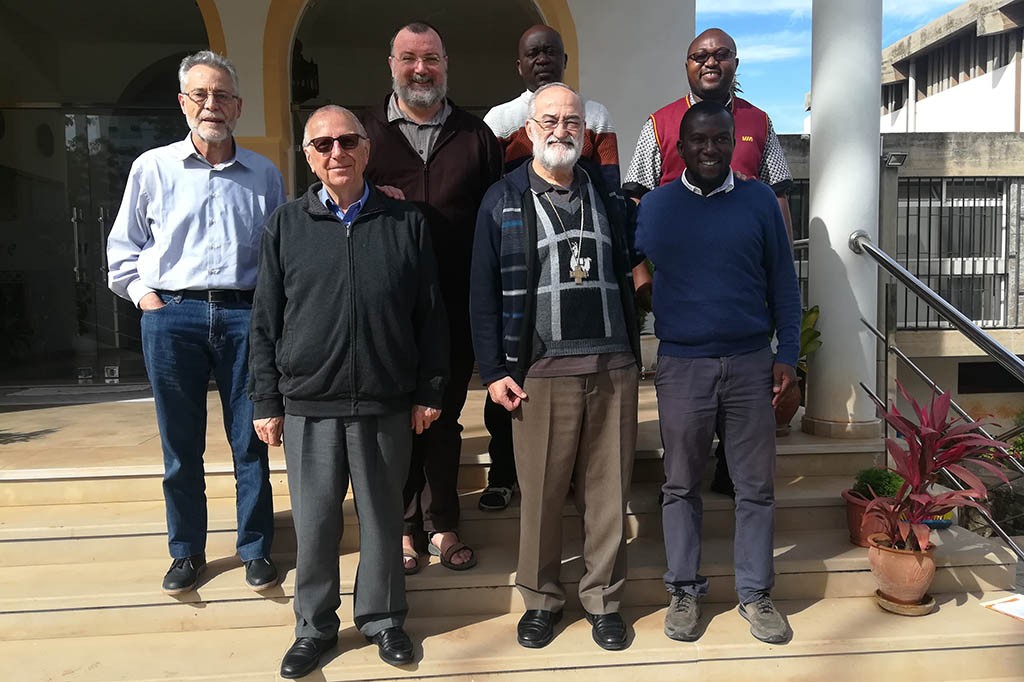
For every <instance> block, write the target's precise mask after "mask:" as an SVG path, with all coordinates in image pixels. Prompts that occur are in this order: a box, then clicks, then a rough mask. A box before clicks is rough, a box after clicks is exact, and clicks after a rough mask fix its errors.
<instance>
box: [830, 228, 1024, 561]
mask: <svg viewBox="0 0 1024 682" xmlns="http://www.w3.org/2000/svg"><path fill="white" fill-rule="evenodd" d="M849 245H850V249H851V250H852V251H853V252H854V253H858V254H864V255H868V256H870V257H871V258H872V259H873V260H874V261H875V262H876V263H878V265H880V266H881V267H882V268H883V269H884V270H886V271H887V272H889V274H891V275H892V276H894V277H895V278H896V279H898V280H899V281H900V282H901V283H902V284H903V285H904V286H906V287H907V288H908V289H910V290H911V291H912V292H914V294H916V295H917V296H918V298H920V299H921V300H922V301H924V302H925V304H926V305H928V306H930V307H931V308H932V309H933V310H934V311H935V312H936V313H938V314H939V315H940V316H941V317H943V318H945V319H946V321H948V322H949V323H950V324H951V325H953V327H954V328H956V329H957V330H958V331H959V332H960V333H961V334H963V335H964V336H966V337H967V338H968V339H970V340H971V341H972V342H974V344H975V345H976V346H978V347H979V348H981V349H982V350H983V351H984V352H985V353H986V354H988V356H989V357H991V358H992V359H993V360H995V361H996V362H998V363H999V364H1000V365H1001V366H1002V367H1003V368H1004V369H1006V370H1007V371H1008V372H1010V374H1012V375H1013V376H1014V377H1015V378H1016V379H1017V380H1018V381H1020V382H1021V383H1024V362H1022V361H1021V359H1020V358H1018V357H1017V356H1016V355H1014V354H1013V353H1011V352H1010V351H1008V350H1007V349H1006V348H1004V347H1003V346H1002V345H1000V344H999V343H998V342H997V341H996V340H995V339H993V338H992V337H991V336H989V335H988V334H986V333H985V332H984V331H982V329H981V328H980V327H978V325H976V324H974V322H973V321H972V320H970V319H969V318H968V317H967V316H966V315H964V314H963V313H961V312H960V311H959V310H957V309H956V308H954V307H953V306H952V305H951V304H950V303H949V302H948V301H946V299H944V298H942V297H941V296H939V295H938V294H937V293H935V292H934V291H933V290H932V289H931V288H930V287H928V285H926V284H925V283H924V282H922V281H921V280H919V279H918V278H917V277H915V276H914V275H913V274H912V273H911V272H910V271H909V270H907V269H906V268H905V267H903V266H902V265H900V264H899V263H898V262H896V260H894V259H893V258H892V257H891V256H890V255H889V254H887V253H886V252H885V251H883V250H882V249H880V248H878V246H876V245H875V243H874V242H872V241H871V237H870V235H868V233H867V232H864V231H862V230H861V231H857V232H854V233H853V234H851V235H850V242H849ZM861 322H863V323H864V325H865V326H867V328H868V329H869V330H871V332H872V333H873V334H874V335H875V336H876V337H878V338H879V339H880V340H881V341H882V343H883V344H884V345H885V347H886V350H887V351H889V352H892V353H894V354H895V355H896V357H897V358H899V359H900V360H902V361H903V362H905V363H906V364H907V366H908V367H910V369H912V370H913V371H914V372H915V373H916V374H917V375H918V376H919V377H920V378H921V379H922V380H923V381H925V383H926V384H928V386H929V387H930V388H931V389H932V390H933V391H938V390H940V389H939V387H938V385H937V384H936V383H935V382H934V381H932V380H931V378H930V377H928V375H927V374H926V373H925V372H924V370H922V369H921V368H920V367H918V366H917V365H916V364H915V363H914V362H913V361H911V360H910V358H909V357H907V355H906V354H905V353H903V351H901V350H899V349H898V348H896V347H895V346H892V345H889V343H888V342H887V340H886V338H885V336H884V335H883V334H882V333H881V332H880V331H878V330H877V329H875V328H874V326H872V325H871V324H869V323H868V322H867V320H864V319H863V318H861ZM860 386H861V388H863V389H864V391H865V392H867V394H868V395H869V396H870V397H871V399H872V401H874V403H875V404H876V405H877V406H878V407H879V408H880V409H883V410H884V409H885V403H884V402H883V401H882V400H881V399H879V397H878V396H877V395H875V393H874V391H872V390H871V389H870V388H868V387H867V385H865V384H864V382H861V383H860ZM951 407H953V408H954V410H955V411H956V412H957V414H959V415H960V416H961V417H963V418H964V419H971V417H970V415H969V414H967V412H966V411H965V410H963V409H962V408H961V407H960V406H959V405H957V404H956V403H955V402H952V401H951ZM972 421H973V420H972ZM979 431H980V432H981V433H983V434H985V435H986V436H987V437H991V435H990V434H988V433H987V432H986V431H985V430H984V429H979ZM1003 451H1004V452H1005V449H1004V450H1003ZM1010 461H1011V462H1012V463H1013V464H1014V466H1016V468H1017V469H1018V470H1020V471H1022V472H1024V467H1022V465H1021V463H1020V462H1019V461H1018V460H1017V458H1015V457H1011V458H1010ZM942 473H943V474H944V476H945V477H946V479H947V480H948V481H949V483H950V485H951V486H953V487H954V488H956V489H957V490H966V489H967V488H966V486H965V485H964V484H963V482H962V481H960V479H959V478H957V477H956V476H954V475H953V474H952V473H950V472H949V471H948V470H946V469H945V468H943V469H942ZM979 512H980V514H981V516H982V518H983V519H984V521H985V523H986V524H987V525H988V526H989V527H990V528H992V530H993V531H995V533H996V534H997V535H999V537H1000V538H1002V540H1003V541H1004V542H1005V543H1006V544H1007V546H1008V547H1009V548H1010V549H1011V550H1012V551H1013V553H1014V554H1016V555H1017V557H1018V558H1019V559H1021V560H1024V550H1022V549H1021V548H1020V547H1019V546H1018V545H1017V543H1016V542H1014V540H1013V538H1012V537H1010V535H1009V534H1008V533H1007V532H1006V531H1005V530H1003V528H1002V526H1000V525H999V524H998V523H996V521H995V519H993V518H992V516H991V515H990V514H989V513H988V512H987V511H986V510H979Z"/></svg>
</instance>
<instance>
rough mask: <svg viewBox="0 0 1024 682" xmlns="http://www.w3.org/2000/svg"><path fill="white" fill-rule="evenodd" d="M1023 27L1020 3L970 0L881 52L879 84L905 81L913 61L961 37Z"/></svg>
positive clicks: (1019, 0)
mask: <svg viewBox="0 0 1024 682" xmlns="http://www.w3.org/2000/svg"><path fill="white" fill-rule="evenodd" d="M1021 26H1024V0H971V1H970V2H965V3H964V4H962V5H960V6H959V7H957V8H956V9H954V10H952V11H950V12H947V13H946V14H944V15H942V16H941V17H939V18H938V19H936V20H935V21H933V22H931V23H929V24H928V25H927V26H925V27H923V28H921V29H918V30H917V31H914V32H913V33H911V34H910V35H908V36H906V37H905V38H902V39H901V40H898V41H897V42H895V43H893V44H892V45H890V46H889V47H887V48H885V49H884V50H882V85H888V84H889V83H899V82H901V81H905V80H907V78H908V75H909V72H910V62H911V60H912V59H913V58H915V57H917V56H919V55H922V54H925V53H927V52H930V51H931V50H933V49H934V48H936V47H938V46H940V45H942V44H943V43H946V42H949V41H951V40H954V39H956V38H959V37H962V36H963V35H964V34H965V33H967V32H968V31H970V32H972V33H973V34H975V35H978V36H990V35H998V34H1000V33H1005V32H1007V31H1012V30H1014V29H1016V28H1020V27H1021Z"/></svg>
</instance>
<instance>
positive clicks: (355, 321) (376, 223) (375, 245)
mask: <svg viewBox="0 0 1024 682" xmlns="http://www.w3.org/2000/svg"><path fill="white" fill-rule="evenodd" d="M320 187H321V183H316V184H315V185H313V186H312V187H310V189H309V190H308V191H307V192H306V194H305V195H304V196H303V197H302V198H300V199H296V200H295V201H290V202H288V203H287V204H284V205H283V206H281V207H279V208H278V209H277V210H276V211H274V213H273V214H272V215H271V216H270V218H269V220H268V221H267V224H266V226H265V227H264V231H263V238H262V242H261V244H260V264H259V275H258V278H257V280H256V294H255V299H254V302H253V308H252V324H251V329H250V332H251V333H250V342H249V343H250V348H249V396H250V397H251V398H252V401H253V405H254V417H255V418H256V419H261V418H265V417H278V416H282V415H284V414H285V413H287V414H293V415H300V416H305V417H349V416H365V415H379V414H392V413H394V412H397V411H400V410H403V409H410V408H411V407H412V405H414V404H416V405H425V406H428V407H437V408H440V407H441V394H442V392H443V390H444V386H445V383H446V381H447V378H448V323H447V319H446V317H445V312H444V306H443V304H442V303H441V297H440V291H439V286H438V280H437V265H436V262H435V259H434V254H433V250H432V248H431V244H430V232H429V230H428V229H427V226H426V220H425V219H424V217H423V215H422V214H421V213H420V212H419V211H418V210H417V209H416V207H414V206H413V205H412V204H410V203H408V202H404V201H395V200H393V199H389V198H387V197H385V196H384V195H383V194H381V193H380V192H379V191H378V190H377V189H376V188H373V187H371V188H370V195H369V198H368V199H367V201H366V205H365V206H364V207H363V209H362V211H360V213H359V215H358V217H357V218H356V219H355V221H353V222H352V224H351V225H350V226H347V227H346V226H345V225H344V224H343V223H341V222H340V221H339V220H338V219H337V218H336V217H335V216H334V214H333V213H331V211H330V210H329V209H328V208H327V207H326V206H324V205H323V202H321V201H320V198H319V197H318V196H317V192H318V191H319V190H320Z"/></svg>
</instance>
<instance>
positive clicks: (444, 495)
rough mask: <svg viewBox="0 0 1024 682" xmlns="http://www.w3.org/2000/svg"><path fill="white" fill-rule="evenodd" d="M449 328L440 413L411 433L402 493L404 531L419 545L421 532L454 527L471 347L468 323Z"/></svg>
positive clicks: (457, 506) (470, 372)
mask: <svg viewBox="0 0 1024 682" xmlns="http://www.w3.org/2000/svg"><path fill="white" fill-rule="evenodd" d="M451 332H452V334H451V354H450V362H451V377H450V379H449V380H448V386H447V388H445V391H444V396H443V397H442V398H441V400H442V405H441V416H440V417H438V419H437V421H435V422H434V423H433V424H431V425H430V428H429V429H427V430H426V431H424V432H423V433H421V434H419V435H413V439H412V458H411V460H410V462H409V476H408V478H407V479H406V482H405V489H404V490H403V492H402V498H403V502H404V504H405V534H406V535H412V536H414V537H415V538H416V540H417V543H418V544H422V542H421V541H422V537H421V536H422V534H423V533H424V532H428V533H430V532H435V531H436V532H441V531H450V530H456V529H457V528H458V527H459V457H460V455H461V454H462V425H461V424H459V417H460V416H461V414H462V407H463V406H464V405H465V404H466V389H467V388H468V387H469V379H470V377H471V376H472V375H473V348H472V345H471V343H470V340H469V322H468V321H466V324H465V328H462V326H461V325H460V326H459V327H458V328H456V327H455V325H452V330H451Z"/></svg>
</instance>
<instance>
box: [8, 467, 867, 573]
mask: <svg viewBox="0 0 1024 682" xmlns="http://www.w3.org/2000/svg"><path fill="white" fill-rule="evenodd" d="M848 485H849V479H847V478H845V477H835V476H795V477H786V478H780V479H779V480H778V481H777V483H776V506H777V511H776V528H777V529H778V530H780V531H783V530H799V529H810V528H821V529H824V528H833V529H840V528H844V527H845V524H846V518H845V511H844V507H843V501H842V499H841V498H840V496H839V492H840V491H841V490H842V489H843V488H845V487H847V486H848ZM658 492H659V486H658V484H655V483H635V484H634V485H633V486H632V495H631V500H630V502H629V514H628V516H627V523H628V525H629V532H630V537H648V538H657V537H660V536H661V508H660V506H659V505H658ZM478 499H479V491H469V492H464V493H462V495H461V501H462V521H461V523H460V531H461V533H462V535H463V537H464V539H465V540H466V541H468V542H470V543H473V542H478V541H480V540H483V539H487V540H488V542H497V541H498V540H499V539H500V540H503V541H505V542H507V543H512V542H516V541H517V540H518V537H519V496H518V494H517V495H515V496H514V497H513V501H512V504H511V505H510V506H509V507H508V509H505V510H504V511H500V512H484V511H480V510H479V509H478V508H477V501H478ZM274 510H275V526H276V529H275V538H274V551H275V553H279V554H288V555H290V554H293V553H294V549H295V533H294V529H293V526H292V516H291V501H290V499H289V498H288V497H287V496H275V498H274ZM344 513H345V521H346V525H345V532H344V534H343V536H342V547H343V548H345V549H351V550H354V549H356V548H358V546H359V527H358V522H357V519H356V515H355V506H354V503H353V501H352V498H351V495H350V496H348V497H347V498H346V501H345V503H344ZM164 514H165V512H164V503H163V500H162V499H161V500H147V501H137V502H106V503H85V504H64V505H47V506H19V507H8V508H5V509H4V510H3V514H2V515H0V566H26V565H34V564H40V565H43V564H50V563H84V562H89V561H96V560H102V559H103V558H104V557H121V558H129V557H132V558H139V559H142V558H158V557H165V556H167V549H166V535H165V534H166V520H165V515H164ZM208 514H209V520H208V527H209V538H208V544H207V551H208V553H209V554H210V555H211V556H223V555H230V554H232V553H233V552H234V543H235V538H234V530H235V528H236V527H237V523H236V516H235V503H234V498H210V499H209V501H208ZM734 518H735V517H734V504H733V502H732V500H731V499H730V498H728V497H726V496H724V495H719V494H716V493H711V492H708V491H706V492H705V495H704V529H705V530H704V532H705V534H706V535H707V536H708V537H711V536H731V535H732V533H733V529H734V528H735V522H734ZM563 519H564V521H563V533H564V535H565V536H566V537H567V538H570V539H571V538H578V537H580V534H581V532H582V526H581V523H580V517H579V513H578V511H577V509H576V506H575V504H574V502H573V500H572V497H571V495H570V497H569V498H568V499H567V500H566V503H565V507H564V511H563ZM65 540H74V542H63V541H65Z"/></svg>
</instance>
